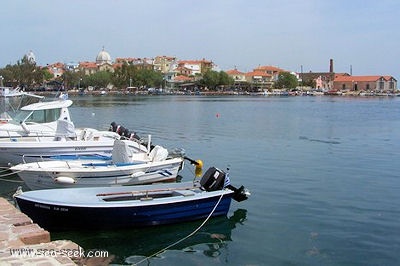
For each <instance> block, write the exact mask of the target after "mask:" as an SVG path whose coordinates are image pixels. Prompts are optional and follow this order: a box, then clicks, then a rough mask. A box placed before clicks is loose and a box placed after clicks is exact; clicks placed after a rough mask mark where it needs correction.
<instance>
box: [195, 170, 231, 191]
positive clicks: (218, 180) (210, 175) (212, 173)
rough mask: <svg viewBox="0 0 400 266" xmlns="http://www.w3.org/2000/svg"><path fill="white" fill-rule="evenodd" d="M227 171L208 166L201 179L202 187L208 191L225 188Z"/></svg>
mask: <svg viewBox="0 0 400 266" xmlns="http://www.w3.org/2000/svg"><path fill="white" fill-rule="evenodd" d="M224 181H225V173H224V172H223V171H221V170H219V169H217V168H215V167H210V168H208V170H207V172H205V173H204V175H203V177H202V178H201V180H200V185H201V187H202V188H203V189H204V190H206V191H216V190H221V189H223V188H224Z"/></svg>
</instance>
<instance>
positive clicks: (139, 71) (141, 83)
mask: <svg viewBox="0 0 400 266" xmlns="http://www.w3.org/2000/svg"><path fill="white" fill-rule="evenodd" d="M111 80H112V83H113V85H114V86H116V87H118V88H120V89H124V88H126V87H128V86H129V85H132V86H135V87H161V84H162V81H163V75H162V74H161V72H158V71H154V70H151V69H143V68H138V67H136V66H134V65H128V64H123V65H122V66H121V67H118V68H117V69H116V70H115V71H114V73H113V74H112V77H111Z"/></svg>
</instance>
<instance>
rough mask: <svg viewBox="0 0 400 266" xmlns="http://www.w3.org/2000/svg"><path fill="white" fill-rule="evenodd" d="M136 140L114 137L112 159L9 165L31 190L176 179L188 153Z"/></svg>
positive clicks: (118, 184)
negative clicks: (146, 146) (173, 153)
mask: <svg viewBox="0 0 400 266" xmlns="http://www.w3.org/2000/svg"><path fill="white" fill-rule="evenodd" d="M134 143H136V142H135V141H129V140H115V144H114V147H113V150H112V161H98V160H95V161H88V160H81V159H77V160H54V161H45V162H35V163H26V164H19V165H16V166H13V167H11V168H10V170H11V171H13V172H14V173H16V174H18V175H19V177H20V178H21V179H22V180H23V181H25V184H26V185H27V186H28V187H29V188H30V189H32V190H36V189H46V188H72V187H91V186H92V187H93V186H120V185H137V184H148V183H154V182H166V181H175V180H176V177H177V175H178V172H179V171H180V170H181V169H182V168H183V161H184V159H185V157H183V155H182V156H179V155H177V156H176V157H172V156H170V154H169V153H168V151H167V149H165V148H163V147H161V146H155V147H153V148H152V149H151V151H150V152H146V151H142V150H138V149H143V148H144V147H140V146H136V147H132V144H134Z"/></svg>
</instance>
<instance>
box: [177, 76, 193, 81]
mask: <svg viewBox="0 0 400 266" xmlns="http://www.w3.org/2000/svg"><path fill="white" fill-rule="evenodd" d="M191 80H192V78H190V77H186V76H183V75H180V76H176V77H175V78H174V81H191Z"/></svg>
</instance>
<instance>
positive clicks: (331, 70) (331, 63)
mask: <svg viewBox="0 0 400 266" xmlns="http://www.w3.org/2000/svg"><path fill="white" fill-rule="evenodd" d="M329 72H330V73H333V59H331V60H329Z"/></svg>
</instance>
